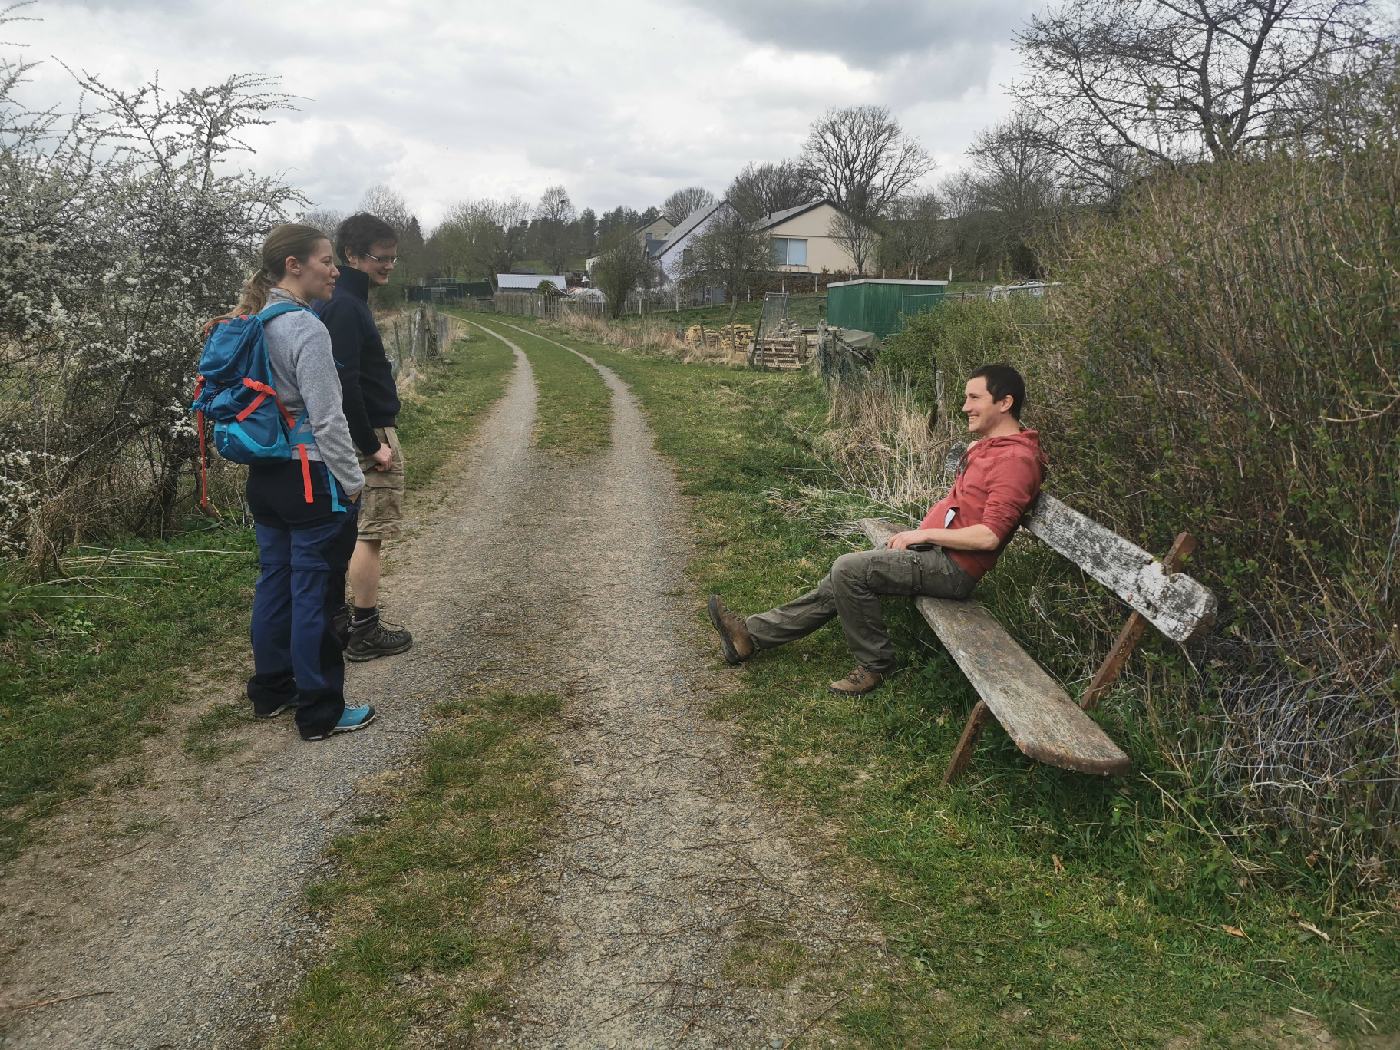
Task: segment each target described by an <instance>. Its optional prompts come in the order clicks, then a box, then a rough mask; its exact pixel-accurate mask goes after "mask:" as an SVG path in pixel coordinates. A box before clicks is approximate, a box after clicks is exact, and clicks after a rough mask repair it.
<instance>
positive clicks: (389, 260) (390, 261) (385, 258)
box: [364, 252, 399, 266]
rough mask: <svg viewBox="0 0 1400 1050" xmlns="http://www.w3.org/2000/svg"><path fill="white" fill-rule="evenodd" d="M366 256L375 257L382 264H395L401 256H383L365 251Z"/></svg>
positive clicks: (368, 257) (367, 257)
mask: <svg viewBox="0 0 1400 1050" xmlns="http://www.w3.org/2000/svg"><path fill="white" fill-rule="evenodd" d="M364 258H366V259H373V260H374V261H375V262H377V263H378V264H379V265H380V266H393V265H394V264H395V263H397V262H398V261H399V257H398V256H397V255H385V256H383V257H382V258H381V257H380V256H378V255H371V254H370V253H369V252H365V254H364Z"/></svg>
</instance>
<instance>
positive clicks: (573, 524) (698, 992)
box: [0, 329, 884, 1050]
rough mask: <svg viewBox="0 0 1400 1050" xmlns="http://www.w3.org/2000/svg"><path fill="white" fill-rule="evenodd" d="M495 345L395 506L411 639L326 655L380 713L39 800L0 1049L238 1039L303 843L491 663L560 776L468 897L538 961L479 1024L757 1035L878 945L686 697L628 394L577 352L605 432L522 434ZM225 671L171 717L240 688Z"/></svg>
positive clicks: (400, 594)
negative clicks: (415, 488) (452, 446)
mask: <svg viewBox="0 0 1400 1050" xmlns="http://www.w3.org/2000/svg"><path fill="white" fill-rule="evenodd" d="M502 331H504V329H502ZM505 334H507V335H508V334H509V333H508V332H506V333H505ZM495 337H497V338H502V336H500V335H496V336H495ZM504 341H506V342H508V343H509V342H510V340H509V339H505V340H504ZM515 353H516V360H517V367H516V371H515V374H514V376H513V378H512V380H511V383H510V385H509V387H508V389H507V391H506V393H505V395H504V397H503V398H502V399H501V401H500V402H498V404H497V405H496V407H495V408H494V409H493V410H492V412H491V414H490V417H489V418H488V419H487V420H486V421H484V423H483V425H482V427H481V428H480V430H479V431H478V436H477V438H476V440H475V441H474V442H473V445H472V447H471V448H470V449H469V450H468V451H467V452H465V453H463V454H462V455H461V456H459V457H458V458H457V459H456V460H454V461H453V462H451V463H449V464H447V465H446V466H444V467H443V469H442V470H441V471H440V473H439V476H438V481H437V483H436V484H435V485H434V487H433V488H432V489H430V490H429V491H428V492H426V493H424V494H422V495H421V496H419V497H418V498H416V499H415V500H414V501H413V503H412V505H411V507H410V517H411V519H412V520H414V521H416V522H417V524H416V526H415V528H414V529H413V531H412V534H411V535H410V536H409V537H408V538H407V540H406V541H405V542H404V543H402V544H401V545H400V546H399V548H398V550H397V551H396V552H395V554H394V557H393V565H394V569H393V573H392V575H391V576H390V577H389V578H388V580H387V581H386V591H387V600H386V607H387V608H388V609H389V610H390V613H391V615H392V616H394V617H395V618H396V619H401V620H403V621H404V622H405V623H407V624H408V625H410V626H411V627H412V629H413V630H414V632H415V638H416V644H415V647H414V649H413V650H412V651H411V652H409V653H407V654H404V655H403V656H399V657H395V658H392V659H388V660H380V661H376V662H375V663H372V664H369V665H353V666H352V669H351V672H350V678H351V681H350V692H351V696H352V699H356V700H359V699H369V700H371V701H372V702H374V703H375V704H376V705H377V706H378V707H379V708H380V710H381V712H382V715H381V722H380V724H378V725H376V726H375V727H372V728H371V729H369V730H366V731H365V732H364V733H359V734H355V735H353V736H351V737H345V738H339V739H336V740H333V741H331V742H329V743H326V744H320V745H316V746H314V747H312V746H308V745H304V744H302V743H301V742H300V741H299V740H298V739H297V738H296V735H295V732H294V730H292V729H291V728H290V726H289V725H288V724H287V723H285V722H283V723H281V724H278V725H271V726H269V725H251V724H249V725H246V726H242V727H240V728H239V729H238V730H237V731H236V732H235V736H236V738H237V739H240V740H242V741H245V742H246V743H247V746H246V748H245V749H244V750H242V751H240V752H238V753H237V754H236V755H234V756H232V757H229V758H226V759H223V760H221V761H219V762H218V763H215V764H212V765H210V764H202V763H199V762H196V761H195V760H193V759H191V758H189V757H188V756H186V755H185V754H184V753H183V752H182V751H181V750H180V748H179V747H178V746H177V744H176V742H175V741H177V740H178V739H179V738H178V736H176V735H175V734H171V733H168V734H166V735H164V736H163V737H160V738H156V739H155V740H154V741H152V742H151V743H150V744H149V745H148V746H147V747H146V748H145V749H144V751H143V752H142V753H141V754H140V755H138V756H136V757H135V758H133V759H132V760H130V761H128V762H124V763H119V764H118V765H117V766H116V767H114V768H113V769H112V770H111V771H108V773H107V776H108V778H109V780H110V781H111V782H112V783H118V782H122V781H139V784H138V785H137V786H135V787H125V788H123V789H122V790H118V791H113V792H110V793H107V794H105V795H103V794H93V795H90V796H88V797H86V798H84V799H81V800H79V801H77V802H75V803H73V804H71V805H69V806H67V807H65V809H64V810H63V811H62V813H61V814H60V815H59V816H58V817H56V818H54V819H52V820H50V821H49V822H48V823H47V825H46V826H45V827H44V829H43V834H42V838H41V841H40V843H39V844H38V845H36V846H34V847H32V848H31V849H30V850H28V852H26V853H25V854H24V855H23V856H22V857H21V858H20V859H19V860H18V861H16V862H15V863H14V865H13V866H12V867H11V868H10V869H9V870H8V871H7V872H6V873H5V874H4V877H3V879H0V1033H3V1034H0V1045H3V1046H5V1047H7V1048H8V1047H25V1048H29V1047H74V1048H78V1047H84V1048H86V1047H94V1048H96V1047H102V1048H108V1047H111V1048H118V1047H119V1048H123V1050H133V1048H147V1047H149V1048H155V1047H196V1046H198V1047H237V1046H246V1045H248V1043H249V1041H250V1039H251V1040H252V1041H253V1042H256V1041H257V1033H258V1032H259V1031H261V1030H265V1027H266V1025H267V1024H268V1023H270V1020H271V1017H272V1015H273V1014H275V1012H276V1010H277V1008H278V1003H279V1002H280V1001H282V998H283V996H284V994H285V989H286V988H287V986H288V983H289V982H291V981H294V980H295V978H296V976H297V975H298V973H299V972H300V969H301V963H300V962H299V960H300V959H302V958H304V957H305V956H306V955H308V954H311V955H314V952H315V945H316V938H317V930H316V927H315V924H314V922H313V921H312V920H311V918H310V917H309V916H308V915H307V914H306V912H305V910H304V908H303V905H302V900H301V889H302V887H303V886H304V884H305V882H306V880H307V879H308V878H311V877H314V876H315V875H316V874H317V873H318V871H319V870H320V869H321V868H322V866H323V865H324V863H325V861H324V855H325V849H326V846H327V844H328V843H329V842H330V840H331V839H332V838H333V837H334V836H335V835H337V834H339V833H342V832H344V831H345V830H347V829H348V828H349V827H350V826H351V823H352V820H353V818H354V816H355V815H356V814H357V813H359V812H362V811H363V810H364V809H365V808H366V807H367V806H369V805H371V804H372V803H371V802H370V801H369V799H370V797H371V796H372V794H373V792H372V788H373V786H374V784H375V782H376V780H377V778H379V777H380V776H382V775H383V774H384V773H385V772H387V771H390V770H392V769H394V768H396V767H398V766H400V765H402V764H403V763H404V762H406V761H410V760H411V759H412V758H413V756H414V754H415V752H416V746H417V743H418V741H419V740H420V738H421V737H422V735H423V733H424V732H425V731H426V730H427V728H428V724H429V719H430V716H431V710H432V707H433V704H434V703H435V702H437V701H439V700H442V699H447V698H450V697H452V696H454V695H456V694H458V693H460V692H461V691H463V690H465V689H470V688H475V687H478V686H480V685H482V684H488V683H489V684H492V685H499V686H503V687H510V688H519V689H530V690H548V691H553V692H557V693H560V694H561V695H564V696H567V697H568V700H567V702H566V705H565V709H564V729H563V730H562V731H561V733H560V736H559V740H558V745H559V747H560V749H561V752H562V753H563V755H564V756H565V766H566V768H568V769H570V770H571V771H572V772H571V775H570V776H569V778H568V783H566V784H564V785H562V786H561V796H562V799H563V802H562V806H563V813H562V814H561V817H560V831H559V834H558V836H557V837H555V838H554V839H553V840H552V843H551V848H550V849H549V851H548V852H547V853H545V854H544V855H542V856H540V857H539V858H537V860H536V861H535V863H534V865H533V868H532V870H531V871H530V872H528V873H526V874H527V875H529V876H531V877H527V878H523V879H518V880H512V883H513V885H514V886H515V887H516V888H515V889H513V890H511V891H510V892H511V893H512V895H513V896H512V898H511V899H509V900H502V901H498V902H495V904H496V906H497V907H499V908H500V909H502V910H503V911H507V910H508V911H509V912H510V913H511V914H513V915H515V916H517V917H519V916H521V915H523V916H524V921H525V922H526V924H527V925H528V926H529V927H530V928H531V930H532V932H533V934H534V940H535V943H536V944H537V945H539V946H540V950H539V952H538V956H539V962H538V965H537V966H535V967H534V968H533V969H532V970H530V971H529V972H527V973H525V974H523V975H522V976H521V979H520V982H519V986H518V987H517V988H516V989H515V990H514V993H513V994H512V996H511V1006H510V1009H509V1010H507V1011H505V1012H504V1013H503V1014H502V1015H501V1016H499V1017H496V1018H493V1019H492V1020H491V1022H490V1023H489V1024H488V1025H487V1026H486V1028H485V1030H484V1031H483V1032H482V1033H481V1042H482V1043H483V1044H486V1045H524V1046H619V1047H621V1046H662V1045H677V1044H681V1043H684V1044H685V1045H687V1046H706V1045H715V1046H770V1045H777V1046H781V1045H783V1044H784V1043H785V1042H786V1041H787V1040H789V1039H791V1038H793V1037H796V1036H799V1035H803V1034H804V1033H805V1034H806V1035H807V1036H808V1037H811V1036H814V1035H817V1034H818V1033H819V1032H820V1031H821V1029H822V1026H823V1024H825V1023H826V1019H827V1018H829V1016H830V1015H831V1014H832V1013H833V1012H834V1010H835V1008H836V1007H837V1005H838V1004H839V1003H840V1002H841V1001H842V996H843V995H844V993H845V989H844V988H842V987H839V985H840V980H841V976H842V975H844V974H845V973H847V972H848V971H849V968H850V967H851V966H852V965H853V964H858V966H859V967H864V966H867V965H870V964H875V965H884V962H883V957H884V952H883V949H882V947H881V943H880V939H879V935H878V933H876V932H875V931H874V930H873V929H872V928H870V927H869V926H868V925H866V924H865V923H864V922H863V921H862V920H861V919H860V918H859V916H858V911H859V909H858V906H857V905H856V903H855V902H854V899H853V898H852V897H851V896H850V895H848V894H847V893H845V892H844V891H842V890H840V889H838V888H834V886H833V882H832V878H831V875H830V874H829V872H828V870H827V869H826V868H825V867H824V866H820V865H818V863H817V862H816V861H815V860H814V859H813V857H812V855H811V854H812V847H811V846H810V845H804V847H803V848H802V849H799V848H797V846H796V845H795V841H796V839H797V838H798V833H795V832H794V831H793V830H792V828H793V826H794V825H793V818H791V817H790V816H788V815H784V814H782V813H780V812H778V811H776V810H775V809H773V808H772V807H771V806H770V805H769V804H767V803H765V802H763V801H761V800H760V798H759V796H758V795H757V794H756V793H755V791H754V789H753V787H752V770H751V769H750V767H749V765H748V762H747V760H746V759H744V758H742V757H741V756H739V755H738V754H737V753H736V750H735V747H734V743H733V739H732V732H731V730H730V729H729V728H728V727H726V726H724V725H722V724H719V723H716V722H714V721H713V720H711V719H709V718H707V717H706V716H705V714H704V708H705V706H706V705H707V704H708V703H709V702H710V700H711V699H712V698H713V697H714V695H715V694H716V692H717V691H718V690H720V689H722V688H723V684H724V674H723V672H722V671H720V670H719V669H718V668H717V667H716V663H717V661H716V660H715V657H714V648H713V646H712V645H711V644H710V643H709V639H707V638H706V637H705V636H704V634H703V633H702V632H701V631H700V630H699V628H698V625H697V622H696V619H695V616H694V609H695V608H696V602H697V598H696V596H695V595H693V594H691V593H689V590H688V587H687V583H686V580H685V578H684V574H683V570H684V566H685V564H686V560H687V557H688V553H689V543H690V536H689V532H688V527H687V522H686V519H685V515H684V507H683V503H682V500H681V498H680V496H679V493H678V491H677V487H676V484H675V481H674V478H673V476H672V474H671V472H670V470H669V468H668V467H667V465H666V464H665V463H664V462H663V461H662V459H661V458H660V456H659V455H658V454H657V453H656V451H655V450H654V448H653V446H652V441H651V436H650V433H649V431H648V429H647V427H646V424H645V422H644V420H643V419H642V417H641V414H640V412H639V411H638V408H637V405H636V403H635V401H634V400H633V398H632V396H631V394H630V392H629V391H628V390H627V388H626V387H625V385H624V384H622V383H621V382H620V381H619V380H618V379H617V378H616V376H614V375H613V374H612V373H611V372H608V371H607V370H606V369H602V368H600V369H599V371H600V372H601V373H602V374H603V376H604V378H605V380H606V381H607V383H608V385H609V386H610V387H611V389H612V391H613V406H614V423H613V446H612V448H611V449H610V450H609V451H607V452H606V453H603V454H600V455H596V456H592V457H584V458H579V457H574V458H570V457H561V456H551V455H547V454H542V453H539V452H537V451H534V450H532V449H531V448H530V446H529V435H530V431H531V427H532V425H533V421H534V397H535V394H534V385H533V381H532V378H531V373H530V369H529V365H528V363H527V361H526V359H525V357H524V355H523V354H522V353H521V352H520V351H519V349H518V348H516V350H515ZM590 363H592V362H590ZM595 367H596V366H595ZM241 673H242V672H241V668H239V667H238V666H233V667H230V668H228V669H227V674H226V675H220V677H219V685H218V687H217V689H214V690H211V691H210V695H207V696H205V697H203V698H201V699H196V700H193V701H192V702H191V704H190V705H188V706H186V707H183V708H182V709H181V711H180V712H178V715H179V717H180V718H181V719H187V718H190V717H193V716H195V715H197V714H199V713H200V712H201V711H203V710H205V709H207V708H209V707H211V706H213V705H214V704H217V703H220V702H227V701H229V700H233V699H237V698H238V696H239V695H240V693H239V688H238V685H237V683H238V682H239V681H240V679H239V677H238V676H239V675H240V674H241ZM198 688H199V689H201V690H202V689H208V686H207V685H206V684H200V685H199V687H198ZM177 725H178V724H177ZM754 960H758V961H759V963H761V964H763V965H762V966H760V969H762V970H763V971H764V973H765V974H766V975H767V976H765V977H763V978H761V979H758V978H755V977H754V976H753V970H754V965H755V964H754ZM765 960H766V962H765ZM773 960H781V962H782V965H773V964H772V963H773ZM746 975H747V976H746Z"/></svg>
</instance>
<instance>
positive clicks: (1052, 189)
mask: <svg viewBox="0 0 1400 1050" xmlns="http://www.w3.org/2000/svg"><path fill="white" fill-rule="evenodd" d="M967 153H968V156H969V157H971V158H972V160H973V171H972V181H971V188H972V192H973V194H974V197H975V201H976V205H977V208H978V210H979V212H980V218H981V219H982V221H983V223H984V227H985V229H984V233H985V235H986V239H987V240H989V241H990V242H991V246H992V250H993V252H994V253H997V254H999V256H1000V258H999V259H998V260H997V265H998V266H999V267H1002V268H1006V269H1009V270H1010V271H1011V272H1013V273H1015V274H1018V275H1021V276H1026V277H1038V276H1040V272H1041V267H1040V259H1039V256H1038V254H1037V252H1036V249H1035V247H1034V242H1035V240H1036V239H1037V237H1038V235H1039V233H1040V232H1041V230H1042V229H1043V228H1044V227H1045V225H1046V224H1047V223H1048V222H1049V221H1050V220H1051V219H1052V217H1053V216H1054V214H1055V213H1056V212H1057V211H1058V209H1059V208H1060V206H1061V205H1062V204H1065V203H1068V201H1069V199H1070V195H1069V182H1070V179H1069V174H1068V172H1067V170H1066V164H1065V161H1064V159H1063V157H1062V156H1061V151H1060V150H1059V148H1058V146H1057V145H1056V144H1055V143H1054V142H1053V140H1052V136H1051V135H1050V134H1049V133H1048V132H1047V131H1046V129H1045V127H1044V125H1043V123H1042V121H1041V119H1040V118H1039V116H1038V115H1037V114H1035V113H1032V112H1030V111H1027V110H1024V109H1023V110H1018V111H1016V112H1015V113H1013V114H1012V115H1011V117H1010V118H1008V119H1007V120H1005V121H1003V122H1002V123H1000V124H997V125H995V126H994V127H992V128H989V129H987V130H985V131H983V132H982V133H981V134H979V135H978V136H977V138H976V140H975V141H974V142H973V144H972V146H971V147H970V148H969V149H968V151H967Z"/></svg>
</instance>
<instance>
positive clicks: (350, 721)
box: [301, 704, 374, 740]
mask: <svg viewBox="0 0 1400 1050" xmlns="http://www.w3.org/2000/svg"><path fill="white" fill-rule="evenodd" d="M373 721H374V708H373V707H372V706H370V705H368V704H366V705H365V706H364V707H347V708H346V709H345V713H344V714H342V715H341V716H340V721H339V722H337V723H336V724H335V725H333V726H331V728H330V729H327V730H326V731H325V732H323V733H311V734H307V733H303V734H302V735H301V738H302V739H303V740H329V739H330V738H331V737H333V736H335V735H336V734H337V733H353V732H354V731H355V730H357V729H363V728H364V727H365V726H367V725H369V724H370V723H371V722H373Z"/></svg>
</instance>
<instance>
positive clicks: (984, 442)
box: [968, 427, 1046, 468]
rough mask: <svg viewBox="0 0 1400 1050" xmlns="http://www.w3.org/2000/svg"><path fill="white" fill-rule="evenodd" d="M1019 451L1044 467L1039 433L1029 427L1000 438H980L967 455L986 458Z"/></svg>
mask: <svg viewBox="0 0 1400 1050" xmlns="http://www.w3.org/2000/svg"><path fill="white" fill-rule="evenodd" d="M1021 449H1027V450H1029V451H1030V453H1031V454H1032V455H1033V456H1034V457H1035V460H1036V462H1037V463H1039V464H1040V465H1041V467H1042V468H1044V467H1045V465H1046V459H1045V452H1044V451H1043V450H1042V449H1041V447H1040V431H1038V430H1031V429H1030V428H1029V427H1027V428H1026V429H1025V430H1021V431H1018V432H1017V433H1015V434H1004V435H1003V436H1001V437H994V438H981V439H979V440H977V441H974V442H973V443H972V444H971V445H969V446H968V453H969V454H971V453H973V452H974V451H975V452H976V453H977V455H979V456H986V455H997V454H999V453H1001V454H1004V453H1006V452H1011V451H1013V450H1017V451H1019V450H1021Z"/></svg>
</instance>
